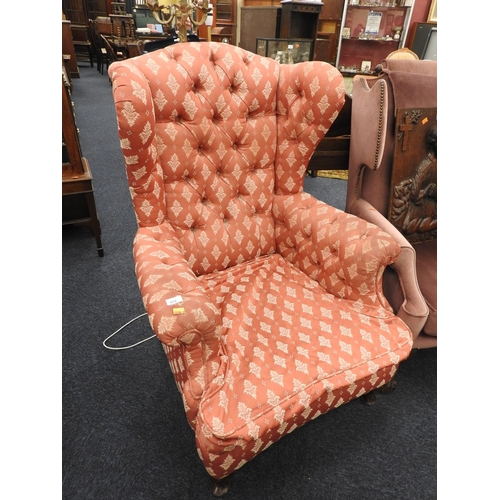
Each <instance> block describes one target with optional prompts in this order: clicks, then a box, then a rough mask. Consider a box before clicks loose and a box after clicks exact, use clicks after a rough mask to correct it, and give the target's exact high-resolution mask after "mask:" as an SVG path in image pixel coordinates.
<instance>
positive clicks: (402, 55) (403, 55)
mask: <svg viewBox="0 0 500 500" xmlns="http://www.w3.org/2000/svg"><path fill="white" fill-rule="evenodd" d="M386 59H412V60H414V61H418V60H419V57H418V56H417V54H415V52H413V51H411V50H410V49H409V48H408V47H403V48H402V49H398V50H394V51H393V52H391V53H390V54H389V55H388V56H387V57H386Z"/></svg>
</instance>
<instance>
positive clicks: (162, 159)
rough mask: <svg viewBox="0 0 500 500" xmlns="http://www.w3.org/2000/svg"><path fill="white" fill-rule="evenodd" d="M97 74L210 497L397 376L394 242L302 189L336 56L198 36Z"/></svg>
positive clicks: (334, 90)
mask: <svg viewBox="0 0 500 500" xmlns="http://www.w3.org/2000/svg"><path fill="white" fill-rule="evenodd" d="M109 75H110V78H111V80H112V83H113V95H114V100H115V105H116V114H117V120H118V132H119V137H120V142H121V148H122V151H123V157H124V160H125V164H126V169H127V177H128V181H129V184H130V193H131V196H132V201H133V205H134V209H135V213H136V216H137V223H138V231H137V235H136V237H135V241H134V248H133V254H134V260H135V266H136V274H137V278H138V285H139V288H140V291H141V294H142V297H143V301H144V306H145V308H146V310H147V313H148V316H149V320H150V323H151V326H152V329H153V330H154V332H155V333H156V335H157V336H158V339H159V340H160V341H161V344H162V346H163V348H164V350H165V353H166V356H167V358H168V361H169V363H170V367H171V370H172V372H173V375H174V377H175V380H176V382H177V386H178V389H179V392H180V394H181V396H182V399H183V402H184V406H185V410H186V414H187V419H188V421H189V424H190V426H191V427H192V429H193V431H194V434H195V439H196V446H197V449H198V454H199V456H200V458H201V460H202V462H203V464H204V466H205V468H206V470H207V471H208V474H209V475H210V476H211V477H212V478H213V479H214V480H215V484H216V486H215V488H214V490H213V491H214V493H216V494H222V493H224V492H225V491H227V486H225V485H222V483H223V482H224V481H223V479H224V478H227V477H228V476H229V475H230V474H231V473H232V472H234V471H235V470H236V469H239V468H240V467H242V466H243V465H244V464H245V463H247V462H248V461H249V460H252V459H253V458H254V457H255V456H256V455H257V454H258V453H260V452H261V451H263V450H265V449H266V448H267V447H269V446H270V445H271V444H272V443H274V442H276V441H277V440H279V439H280V438H282V437H284V436H286V435H287V434H288V433H290V432H292V431H293V430H295V429H297V428H298V427H300V426H302V425H303V424H305V423H307V422H308V421H310V420H311V419H313V418H316V417H318V416H319V415H321V414H323V413H326V412H328V411H329V410H331V409H333V408H335V407H338V406H339V405H341V404H344V403H347V402H348V401H350V400H352V399H354V398H357V397H359V396H362V395H364V394H367V393H369V392H370V391H373V390H375V389H376V388H378V387H381V386H383V385H384V384H386V383H387V382H388V381H389V380H390V379H391V378H392V377H393V376H394V374H395V372H396V370H397V368H398V366H399V364H400V362H401V361H402V360H404V359H405V358H406V357H407V356H408V355H409V353H410V351H411V348H412V334H411V330H410V329H409V328H408V326H407V325H406V324H405V323H404V322H403V321H402V320H401V319H400V318H399V317H398V316H397V315H395V314H394V312H393V310H392V309H391V308H390V306H389V305H388V302H387V301H386V299H385V298H384V295H383V293H382V284H381V277H382V273H383V272H384V269H385V268H386V266H387V265H389V264H391V263H392V262H394V260H395V259H396V258H397V256H398V255H399V252H400V247H399V245H398V243H397V242H396V240H395V239H393V238H392V237H391V236H389V235H388V234H387V233H385V232H383V231H382V230H381V229H379V228H378V227H376V226H375V225H372V224H370V223H368V222H366V221H364V220H362V219H360V218H357V217H356V216H354V215H350V214H346V213H345V212H343V211H341V210H337V209H335V208H333V207H332V206H329V205H326V204H325V203H323V202H320V201H318V200H316V199H315V198H313V197H312V196H311V195H309V194H307V193H305V192H304V191H303V180H304V175H305V173H306V168H307V165H308V162H309V159H310V158H311V156H312V154H313V152H314V149H315V147H316V146H317V145H318V143H319V142H320V140H321V139H322V137H323V136H324V134H325V133H326V132H327V131H328V129H329V128H330V125H331V123H332V122H333V121H334V120H335V118H336V117H337V115H338V113H339V111H340V110H341V108H342V106H343V103H344V86H343V79H342V76H341V75H340V73H339V72H338V71H337V70H336V69H335V68H334V67H333V66H331V65H329V64H327V63H323V62H304V63H300V64H295V65H280V64H279V63H277V62H276V61H274V60H272V59H269V58H265V57H260V56H258V55H256V54H253V53H251V52H247V51H244V50H242V49H240V48H237V47H235V46H233V45H229V44H223V43H220V44H219V43H215V42H196V43H180V44H176V45H174V46H171V47H168V48H165V49H162V50H158V51H155V52H152V53H150V54H145V55H141V56H139V57H135V58H132V59H128V60H125V61H119V62H116V63H114V64H112V65H111V66H110V68H109Z"/></svg>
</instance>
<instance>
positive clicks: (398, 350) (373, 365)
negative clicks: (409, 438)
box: [195, 254, 412, 478]
mask: <svg viewBox="0 0 500 500" xmlns="http://www.w3.org/2000/svg"><path fill="white" fill-rule="evenodd" d="M201 281H203V282H204V283H205V285H206V291H207V293H209V294H210V296H211V298H212V300H213V301H214V303H215V304H217V305H218V307H220V308H221V314H222V327H221V329H220V337H221V340H222V342H221V345H222V349H223V351H224V352H222V353H221V358H222V363H221V365H220V367H219V370H218V373H217V374H216V376H215V378H214V379H213V381H212V382H211V384H210V385H209V386H208V388H207V390H206V392H205V394H204V396H203V398H202V400H201V402H200V405H199V411H198V415H197V420H196V425H195V432H196V441H197V446H198V450H199V453H200V456H201V458H202V460H203V462H204V464H205V467H206V468H207V470H208V472H209V474H211V475H212V476H215V477H217V478H222V477H224V476H226V475H228V474H230V473H231V472H232V471H233V470H235V469H237V468H239V467H241V466H242V465H243V464H244V463H246V462H247V461H248V460H250V459H251V458H253V456H254V455H256V454H257V453H259V452H260V451H262V450H263V449H265V448H266V447H267V446H269V445H270V444H271V443H272V442H275V441H277V440H278V439H280V438H281V437H283V436H284V435H286V434H287V433H289V432H292V431H293V430H294V429H296V428H297V427H300V426H301V425H303V424H304V423H306V422H307V421H309V420H311V419H313V418H315V417H317V416H319V415H321V414H322V413H325V412H327V411H329V410H330V409H332V408H334V407H337V406H339V405H341V404H343V403H345V402H347V401H349V400H351V399H353V398H355V397H358V396H360V395H362V394H364V393H365V392H369V391H371V390H373V389H374V388H376V387H379V386H381V385H383V384H385V383H386V382H387V381H388V380H389V379H390V378H392V377H393V376H394V374H395V372H396V369H397V367H398V364H399V361H400V359H401V360H402V359H405V358H406V357H407V355H408V354H409V352H410V350H411V347H412V342H411V333H410V331H409V329H408V328H407V326H406V325H405V324H404V322H403V321H401V320H400V319H399V318H397V317H395V316H394V315H393V314H392V313H391V312H390V311H387V310H385V309H381V308H379V309H376V308H370V307H366V306H362V305H361V304H359V303H357V302H353V301H349V300H340V299H337V298H335V297H334V296H333V295H331V294H329V293H327V292H326V291H325V290H324V289H323V288H322V287H321V286H320V285H319V284H318V283H317V282H316V281H314V280H312V279H310V278H308V277H307V276H306V275H305V274H304V273H302V272H301V271H299V270H298V269H296V268H295V267H294V266H293V265H292V264H291V263H289V262H288V261H287V260H285V259H284V258H283V257H282V256H280V255H277V254H275V255H271V256H267V257H261V258H259V259H255V260H254V261H251V262H249V263H246V264H242V265H240V266H236V267H235V268H232V269H228V270H225V271H222V272H219V273H214V274H212V275H210V276H205V277H203V278H202V280H201Z"/></svg>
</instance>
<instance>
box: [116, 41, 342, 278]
mask: <svg viewBox="0 0 500 500" xmlns="http://www.w3.org/2000/svg"><path fill="white" fill-rule="evenodd" d="M313 68H314V70H313ZM109 73H110V75H112V76H113V78H112V80H113V92H114V98H115V104H116V108H117V116H118V129H119V130H118V131H119V136H120V140H121V147H122V151H123V154H124V158H125V163H126V166H127V176H128V180H129V185H130V191H131V195H132V199H133V203H134V209H135V213H136V216H137V221H138V224H139V226H141V227H142V226H156V225H159V224H162V223H164V222H168V223H169V224H170V225H171V226H172V227H173V229H174V231H175V233H176V236H177V237H178V238H179V240H180V242H181V244H182V246H183V249H184V251H185V257H186V259H187V260H188V262H189V263H190V265H191V267H192V269H193V270H194V271H195V273H196V274H198V275H199V274H205V273H209V272H214V271H217V270H222V269H225V268H227V267H229V266H232V265H235V264H237V263H241V262H245V261H247V260H250V259H254V258H256V257H259V256H260V255H267V254H271V253H274V252H275V251H276V244H275V237H274V236H275V235H274V221H273V215H272V207H273V200H274V196H275V194H290V193H297V192H300V191H301V190H302V187H303V179H304V176H305V173H306V168H307V163H308V161H309V159H310V157H311V156H312V153H313V152H314V148H315V147H316V146H317V145H318V143H319V141H320V140H321V139H322V138H323V136H324V134H325V133H326V132H327V131H328V129H329V127H330V125H331V123H332V122H333V120H334V119H335V118H336V117H337V115H338V113H339V111H340V109H341V108H342V106H343V103H344V86H343V79H342V76H341V75H340V73H339V72H338V71H337V70H336V69H335V68H334V67H332V66H331V65H329V64H327V63H319V62H315V63H314V64H313V63H312V62H307V63H300V64H296V65H280V64H279V63H277V62H276V61H274V60H272V59H269V58H265V57H261V56H258V55H256V54H253V53H251V52H247V51H244V50H242V49H240V48H237V47H235V46H233V45H230V44H224V43H217V42H192V43H189V42H188V43H180V44H175V45H173V46H170V47H167V48H165V49H162V50H157V51H154V52H152V53H149V54H144V55H142V56H139V57H135V58H132V59H128V60H126V61H120V62H118V63H116V64H113V65H112V66H111V67H110V69H109Z"/></svg>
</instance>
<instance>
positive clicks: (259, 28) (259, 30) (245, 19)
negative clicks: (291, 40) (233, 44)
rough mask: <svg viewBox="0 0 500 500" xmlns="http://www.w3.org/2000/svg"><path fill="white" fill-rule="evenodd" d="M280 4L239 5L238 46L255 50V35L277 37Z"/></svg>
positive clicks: (279, 21) (278, 34) (251, 50)
mask: <svg viewBox="0 0 500 500" xmlns="http://www.w3.org/2000/svg"><path fill="white" fill-rule="evenodd" d="M280 23H281V5H273V6H255V7H253V6H252V7H251V6H249V7H241V29H240V45H239V46H240V47H241V48H242V49H245V50H249V51H250V52H255V51H256V50H257V37H258V36H259V37H264V38H279V36H280Z"/></svg>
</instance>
